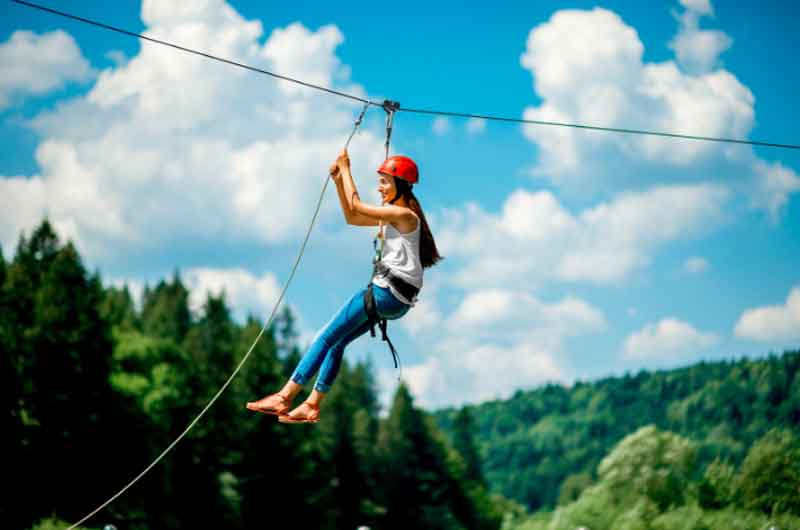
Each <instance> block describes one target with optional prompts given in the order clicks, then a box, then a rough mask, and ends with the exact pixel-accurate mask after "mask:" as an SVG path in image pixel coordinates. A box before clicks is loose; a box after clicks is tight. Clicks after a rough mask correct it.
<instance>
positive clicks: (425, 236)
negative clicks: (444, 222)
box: [389, 178, 444, 269]
mask: <svg viewBox="0 0 800 530" xmlns="http://www.w3.org/2000/svg"><path fill="white" fill-rule="evenodd" d="M394 185H395V187H396V188H397V195H395V196H394V198H393V199H392V200H391V201H389V204H392V203H394V202H395V201H396V200H398V199H399V198H400V197H405V198H406V201H407V202H408V207H409V208H411V210H412V211H413V212H414V213H415V214H417V217H419V220H420V221H421V222H422V227H421V234H420V235H421V237H420V241H419V254H420V256H419V257H420V261H421V262H422V267H423V268H425V269H427V268H428V267H433V266H434V265H436V263H438V262H439V261H441V260H443V259H444V258H443V257H442V256H440V255H439V250H438V249H437V248H436V241H434V240H433V234H431V229H430V227H429V226H428V220H427V219H425V214H424V213H423V212H422V206H421V205H420V203H419V200H418V199H417V197H416V195H414V192H413V191H412V188H413V185H412V184H410V183H409V182H408V181H407V180H405V179H401V178H395V179H394Z"/></svg>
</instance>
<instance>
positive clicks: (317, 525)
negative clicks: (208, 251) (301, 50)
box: [0, 221, 800, 530]
mask: <svg viewBox="0 0 800 530" xmlns="http://www.w3.org/2000/svg"><path fill="white" fill-rule="evenodd" d="M262 326H263V321H260V320H259V318H258V317H257V316H251V317H248V318H247V319H246V321H244V322H238V321H236V320H234V319H233V318H232V316H231V308H230V307H229V306H228V305H227V302H226V300H225V297H224V295H220V296H214V295H210V294H209V295H207V296H206V299H205V303H204V305H203V308H202V310H201V311H200V312H198V313H195V312H193V311H191V310H190V308H189V291H188V289H187V287H186V285H185V284H184V283H183V282H182V280H181V277H180V274H179V273H178V272H175V273H174V274H173V275H172V277H171V278H168V279H163V280H161V281H159V282H158V283H157V284H156V285H153V286H148V287H146V288H145V290H144V293H143V295H142V300H141V303H134V300H133V297H132V296H131V293H130V292H129V290H128V289H127V288H126V287H114V286H109V285H105V284H104V282H103V279H102V278H101V276H100V273H99V272H91V271H89V270H87V268H86V266H85V265H84V263H83V261H82V258H81V256H80V255H79V253H78V252H77V250H76V248H75V246H74V245H73V244H72V243H71V242H62V241H61V240H60V239H59V237H58V235H57V234H56V233H55V231H54V230H53V227H52V226H51V225H50V223H49V222H47V221H44V222H43V223H42V224H41V225H40V226H39V227H38V228H37V229H36V230H35V231H33V233H31V234H30V235H23V236H21V237H20V239H19V241H18V244H17V247H16V249H15V252H14V255H13V256H3V255H2V254H0V362H1V363H2V365H1V366H0V377H1V378H2V382H1V383H2V384H0V388H2V398H1V399H2V400H3V407H4V410H5V413H4V414H3V416H2V418H3V420H2V421H3V422H4V424H5V425H3V433H4V435H3V436H2V438H0V439H2V444H3V455H4V458H5V462H6V464H5V466H4V467H5V469H6V470H7V472H6V478H7V485H8V486H9V487H10V490H11V494H10V495H4V496H3V497H2V498H0V527H1V528H14V529H16V528H19V529H36V530H50V529H56V528H58V529H62V528H66V526H68V525H69V524H70V523H72V522H74V521H77V520H79V519H80V518H81V517H83V516H84V515H86V514H87V513H88V512H90V511H91V510H92V509H94V508H95V507H96V506H98V505H100V504H101V503H102V502H104V501H105V500H106V499H108V497H109V496H110V495H112V494H113V493H114V492H116V491H118V490H119V489H120V488H121V487H123V486H124V485H125V484H127V483H128V482H129V481H130V480H131V479H132V478H133V477H135V476H136V475H137V474H138V473H139V472H141V471H142V469H143V468H144V467H145V466H146V465H147V464H149V463H150V462H151V461H153V460H154V459H155V458H156V457H157V456H158V455H159V454H160V453H161V452H162V451H163V450H164V449H165V448H166V447H167V446H168V445H169V444H170V443H171V442H172V441H173V440H174V439H175V438H176V437H177V436H178V435H179V434H180V433H181V432H182V431H183V430H184V429H185V428H186V426H187V425H188V424H189V423H190V422H191V421H192V419H193V418H194V417H195V416H196V415H197V413H198V412H199V411H200V410H201V409H202V408H203V407H204V406H205V404H206V403H207V402H208V401H209V400H210V399H211V397H212V396H213V395H214V394H215V393H216V391H217V389H219V388H220V386H221V385H222V384H223V382H224V381H225V380H226V379H227V377H228V375H229V374H230V373H231V372H232V371H233V369H234V368H235V366H236V365H237V364H238V362H239V361H240V359H241V355H243V354H244V352H245V351H247V349H248V348H249V346H250V344H252V342H253V340H254V338H255V337H256V336H257V334H258V333H259V331H260V330H261V327H262ZM302 348H303V345H302V344H300V343H299V340H298V333H297V329H296V325H295V322H294V318H293V315H292V314H291V312H290V311H288V310H282V311H281V312H280V313H279V314H278V317H277V318H276V319H275V320H274V321H273V323H272V325H271V326H270V327H269V328H268V329H267V332H266V333H265V335H264V336H263V337H262V339H261V341H259V343H258V345H257V346H256V349H255V350H254V352H253V354H252V357H251V359H250V362H249V364H248V365H247V366H245V368H244V369H243V370H242V372H241V373H240V374H239V376H238V377H237V378H236V379H235V380H234V381H233V383H232V384H231V386H230V387H229V388H228V389H227V391H226V392H225V393H223V394H222V396H221V397H220V399H219V400H218V401H217V403H216V404H215V405H214V407H212V408H211V409H210V410H209V411H208V413H207V414H206V415H205V416H204V417H203V418H202V420H201V421H200V422H198V423H197V424H196V425H195V427H194V428H193V429H192V431H191V432H190V433H189V435H188V436H187V437H186V438H185V439H184V440H182V441H181V442H180V444H178V445H177V446H176V447H175V449H174V450H173V451H172V452H171V453H170V454H168V455H167V456H166V457H165V458H164V459H163V460H162V461H161V462H160V463H159V464H158V465H157V466H155V467H154V468H153V469H152V470H151V471H150V472H149V474H147V475H146V476H145V477H144V478H142V480H140V481H139V482H138V483H137V484H136V485H134V486H133V487H132V488H130V489H129V490H128V491H126V492H125V494H124V495H122V496H121V497H119V498H118V499H117V500H116V501H115V502H113V503H112V504H111V505H110V506H109V507H108V508H107V509H105V510H104V511H102V512H100V513H99V514H98V515H96V516H95V517H94V518H92V519H90V520H89V521H88V522H87V526H85V527H84V528H103V527H105V526H106V525H109V524H112V525H114V527H115V528H117V529H119V530H123V529H131V530H144V529H178V528H220V529H222V528H226V529H227V528H230V529H256V528H268V527H271V526H272V525H273V524H279V523H278V521H286V520H291V521H293V522H294V524H295V525H297V526H299V527H302V528H314V529H353V530H355V529H357V528H359V527H366V528H371V529H389V530H392V529H401V528H402V529H411V528H413V529H443V530H444V529H452V530H458V529H465V530H467V529H469V530H471V529H477V530H483V529H486V530H490V529H491V530H499V529H504V530H562V529H563V530H575V529H578V528H585V529H587V530H589V529H590V530H673V529H675V530H677V529H689V530H702V529H705V530H712V529H717V528H719V529H728V528H731V529H735V530H738V529H742V530H744V529H751V528H752V529H754V530H756V529H762V528H767V527H768V526H767V525H772V526H774V528H776V529H780V530H785V529H794V530H798V529H800V376H799V375H798V371H799V369H800V352H798V351H794V352H784V353H782V354H771V355H769V356H767V357H763V358H760V359H756V360H750V359H739V360H730V361H724V362H714V363H700V364H696V365H693V366H689V367H685V368H681V369H677V370H670V371H662V372H641V373H638V374H629V375H625V376H624V377H610V378H606V379H602V380H598V381H592V382H578V383H575V384H574V385H571V386H569V387H566V386H562V385H558V384H550V385H546V386H544V387H541V388H537V389H534V390H529V391H524V392H523V391H518V392H517V393H516V394H514V395H513V396H512V397H511V398H509V399H507V400H498V401H492V402H487V403H482V404H478V405H471V406H465V407H461V408H458V409H444V410H439V411H425V410H423V409H421V408H420V407H418V406H416V405H415V404H414V400H413V397H412V395H411V393H410V392H409V390H408V388H407V387H406V386H405V385H400V386H399V388H398V389H397V391H396V392H395V394H394V396H393V397H392V399H391V404H390V406H389V408H388V410H386V411H383V412H381V411H380V410H379V409H380V407H379V403H378V389H377V386H376V377H375V375H374V373H373V368H372V366H371V365H370V364H369V363H356V364H353V363H347V362H345V363H344V364H343V367H342V370H341V372H340V375H339V377H338V379H337V381H336V384H335V385H334V387H333V389H332V391H331V393H330V396H329V397H328V399H327V400H326V402H325V405H323V413H322V420H321V421H320V423H319V424H316V425H284V424H280V423H278V422H276V421H275V419H274V418H272V417H269V416H263V415H259V414H254V413H252V412H249V411H247V410H245V408H244V404H245V402H246V401H249V400H252V399H253V398H257V397H261V396H263V395H264V394H265V393H267V392H272V391H275V389H277V388H278V387H279V386H280V385H281V384H282V383H283V382H284V381H285V379H286V378H287V377H288V376H289V375H290V373H291V371H292V370H293V368H294V366H295V365H296V363H297V361H298V360H299V358H300V355H301V353H302ZM277 510H280V512H282V513H278V512H277Z"/></svg>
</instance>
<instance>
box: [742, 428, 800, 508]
mask: <svg viewBox="0 0 800 530" xmlns="http://www.w3.org/2000/svg"><path fill="white" fill-rule="evenodd" d="M736 489H737V490H738V491H739V492H740V494H741V497H742V501H743V504H744V506H745V507H747V508H750V509H753V510H760V511H762V512H764V513H766V514H776V513H792V514H794V515H800V443H799V442H798V438H797V437H795V436H794V435H793V434H792V433H791V432H789V431H787V430H785V429H772V430H770V431H769V432H768V433H766V434H765V435H764V436H763V437H762V438H761V439H760V440H758V442H757V443H756V444H754V445H753V447H751V448H750V451H748V453H747V458H745V460H744V462H742V465H741V468H740V470H739V475H738V477H737V479H736Z"/></svg>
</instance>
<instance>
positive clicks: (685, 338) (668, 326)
mask: <svg viewBox="0 0 800 530" xmlns="http://www.w3.org/2000/svg"><path fill="white" fill-rule="evenodd" d="M718 341H719V339H718V338H717V337H716V336H715V335H714V334H712V333H701V332H700V331H698V330H696V329H695V328H694V327H692V325H691V324H688V323H686V322H683V321H681V320H678V319H676V318H665V319H663V320H661V321H659V322H658V323H656V324H647V325H645V326H644V327H643V328H642V329H641V330H639V331H637V332H635V333H632V334H631V335H629V336H628V338H627V339H625V345H624V348H623V357H625V358H626V359H649V360H675V359H681V358H686V357H688V356H690V355H693V354H698V353H700V352H701V351H702V350H704V349H706V348H708V347H710V346H713V345H714V344H716V343H717V342H718Z"/></svg>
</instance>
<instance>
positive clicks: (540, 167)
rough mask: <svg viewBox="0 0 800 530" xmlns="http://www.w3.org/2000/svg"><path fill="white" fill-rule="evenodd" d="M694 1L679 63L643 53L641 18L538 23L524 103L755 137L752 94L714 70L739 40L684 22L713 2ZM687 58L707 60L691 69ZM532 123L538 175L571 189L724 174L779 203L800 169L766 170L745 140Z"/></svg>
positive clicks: (577, 117)
mask: <svg viewBox="0 0 800 530" xmlns="http://www.w3.org/2000/svg"><path fill="white" fill-rule="evenodd" d="M685 5H686V6H688V7H689V8H690V9H689V10H688V11H687V12H686V13H685V14H684V18H683V19H681V20H683V21H684V22H682V24H683V26H682V27H683V28H684V29H683V30H682V31H683V33H681V34H680V35H683V37H681V36H680V35H679V38H677V39H676V41H675V42H676V43H679V44H680V48H679V49H680V50H681V51H680V54H681V57H683V59H681V58H680V57H679V58H678V63H676V62H675V61H671V60H668V61H664V62H660V63H650V62H644V61H643V60H642V57H643V53H644V45H643V44H642V42H641V40H640V39H639V36H638V34H637V32H636V30H635V29H634V28H632V27H631V26H628V25H627V24H625V22H624V21H623V20H622V19H621V18H620V17H619V16H618V15H617V14H615V13H613V12H611V11H609V10H606V9H602V8H595V9H593V10H590V11H582V10H561V11H558V12H556V13H555V14H554V15H553V16H552V17H551V18H550V20H548V21H547V22H545V23H543V24H540V25H539V26H536V27H534V28H533V29H532V30H531V32H530V34H529V36H528V41H527V47H526V50H525V52H524V53H523V54H522V56H521V59H520V61H521V64H522V66H523V67H524V68H526V69H528V70H529V71H530V72H531V74H532V76H533V82H534V83H533V88H534V90H535V92H536V95H537V96H538V98H539V99H540V100H541V103H540V104H539V105H538V106H529V107H527V108H526V109H525V111H524V114H523V117H524V118H526V119H533V120H545V121H559V122H569V123H582V124H589V125H598V126H604V127H618V128H628V129H645V130H651V131H664V132H674V133H682V134H688V135H695V136H710V137H726V138H747V137H748V135H749V133H750V131H751V130H752V127H753V123H754V119H755V111H754V104H755V97H754V96H753V94H752V93H751V91H750V90H749V89H748V87H746V86H745V85H743V84H742V83H741V82H740V81H739V80H738V79H737V78H736V77H735V76H734V75H733V74H732V73H731V72H729V71H727V70H725V69H723V68H716V69H714V70H713V71H709V70H711V69H712V68H715V67H716V62H717V59H716V58H717V56H718V54H719V53H721V52H722V51H723V50H724V48H725V47H726V46H728V45H729V44H730V42H729V40H726V39H728V38H727V37H726V36H724V34H722V33H720V32H705V31H701V30H699V29H697V28H695V29H694V30H692V31H691V32H690V33H687V31H688V30H689V29H690V26H688V25H687V24H688V23H689V22H688V21H691V20H694V21H696V20H697V18H698V17H699V16H701V15H710V14H711V13H712V12H713V11H712V8H711V4H710V3H707V2H686V3H685ZM695 41H697V42H695ZM676 46H677V45H676ZM674 47H675V46H674ZM676 49H677V48H676ZM688 61H693V62H694V63H695V66H697V67H698V68H699V69H700V70H702V71H691V72H687V71H686V70H685V68H686V66H685V63H686V62H688ZM679 64H680V65H679ZM523 132H524V134H525V136H526V137H527V138H528V139H529V140H530V141H531V142H533V143H534V144H536V146H537V159H536V162H535V165H534V166H533V168H532V169H531V173H532V175H534V176H536V177H537V178H542V179H546V180H548V181H550V182H552V183H553V184H554V185H556V186H558V187H559V188H560V190H561V191H563V192H566V193H571V194H573V195H582V196H583V197H588V196H591V195H592V194H602V193H606V192H607V190H610V189H619V188H625V189H643V188H646V187H649V186H652V185H653V184H654V183H657V182H664V181H670V182H676V181H677V182H681V183H688V182H696V181H710V180H716V181H718V182H724V183H726V185H732V184H734V183H735V184H736V185H737V189H738V190H740V191H741V192H742V193H743V194H744V195H745V196H751V195H758V196H762V195H764V192H765V190H766V191H767V192H769V193H767V195H766V197H764V198H763V200H759V201H757V202H756V204H757V205H758V206H759V207H761V208H765V209H767V210H768V211H770V213H772V212H773V211H774V209H771V208H774V206H773V205H776V204H777V205H780V204H783V203H784V202H785V200H786V198H787V197H788V195H789V194H790V193H792V192H795V191H797V187H796V183H795V182H796V181H795V178H796V177H795V176H794V174H793V173H792V174H791V176H792V178H786V177H783V178H782V179H779V180H781V183H780V184H776V183H775V182H773V181H770V177H769V176H768V175H771V176H772V177H773V179H774V178H775V175H776V171H771V172H765V171H764V170H763V165H764V162H763V161H761V160H760V159H759V158H758V157H757V156H756V155H755V154H754V152H753V151H752V149H751V148H750V147H748V146H743V145H737V144H720V143H714V142H706V141H693V140H680V139H675V138H663V137H657V136H644V135H630V134H617V133H608V132H599V131H586V130H576V129H570V128H564V127H544V126H537V125H526V126H524V127H523ZM740 183H741V184H743V185H741V186H739V184H740Z"/></svg>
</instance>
